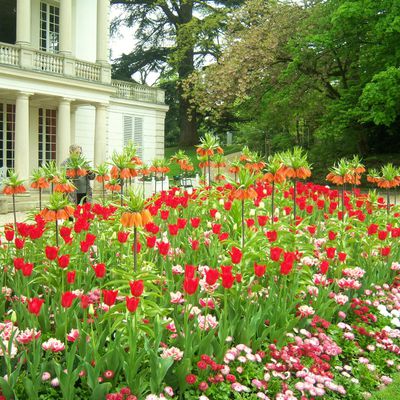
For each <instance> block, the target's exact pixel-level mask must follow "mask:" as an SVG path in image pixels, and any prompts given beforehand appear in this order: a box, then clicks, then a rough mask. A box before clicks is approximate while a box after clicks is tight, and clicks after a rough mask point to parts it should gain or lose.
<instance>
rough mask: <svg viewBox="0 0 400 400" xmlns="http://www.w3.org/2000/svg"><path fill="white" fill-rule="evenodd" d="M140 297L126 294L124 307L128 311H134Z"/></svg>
mask: <svg viewBox="0 0 400 400" xmlns="http://www.w3.org/2000/svg"><path fill="white" fill-rule="evenodd" d="M139 302H140V299H139V298H138V297H128V296H126V308H127V310H128V311H129V312H135V311H136V309H137V308H138V305H139Z"/></svg>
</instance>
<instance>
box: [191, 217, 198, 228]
mask: <svg viewBox="0 0 400 400" xmlns="http://www.w3.org/2000/svg"><path fill="white" fill-rule="evenodd" d="M190 224H191V225H192V228H198V226H199V225H200V218H198V217H195V218H190Z"/></svg>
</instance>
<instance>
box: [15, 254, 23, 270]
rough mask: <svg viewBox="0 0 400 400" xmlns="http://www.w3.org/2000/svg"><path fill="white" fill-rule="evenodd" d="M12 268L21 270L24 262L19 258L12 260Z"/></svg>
mask: <svg viewBox="0 0 400 400" xmlns="http://www.w3.org/2000/svg"><path fill="white" fill-rule="evenodd" d="M13 263H14V268H15V269H16V270H19V269H22V268H23V267H24V265H25V260H24V259H23V258H21V257H17V258H14V261H13Z"/></svg>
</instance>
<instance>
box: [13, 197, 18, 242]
mask: <svg viewBox="0 0 400 400" xmlns="http://www.w3.org/2000/svg"><path fill="white" fill-rule="evenodd" d="M12 203H13V214H14V229H15V234H17V212H16V210H15V194H14V193H13V194H12Z"/></svg>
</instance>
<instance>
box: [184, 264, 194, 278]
mask: <svg viewBox="0 0 400 400" xmlns="http://www.w3.org/2000/svg"><path fill="white" fill-rule="evenodd" d="M195 273H196V267H195V266H194V265H185V279H186V278H187V279H193V278H194V274H195Z"/></svg>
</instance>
